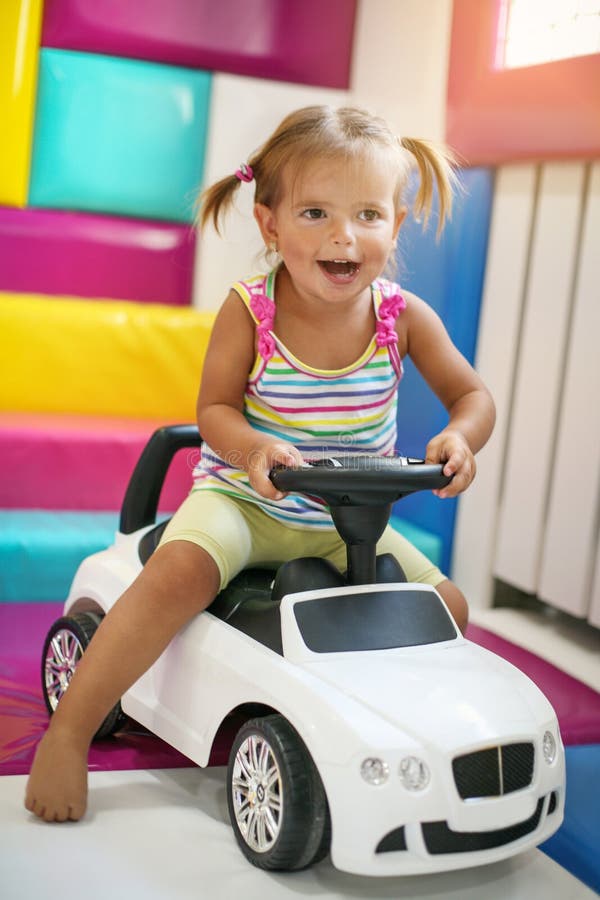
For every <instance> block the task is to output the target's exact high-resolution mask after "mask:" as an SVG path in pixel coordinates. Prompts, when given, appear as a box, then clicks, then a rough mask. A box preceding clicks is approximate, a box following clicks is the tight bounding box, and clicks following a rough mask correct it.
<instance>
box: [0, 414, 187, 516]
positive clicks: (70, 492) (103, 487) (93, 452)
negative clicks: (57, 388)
mask: <svg viewBox="0 0 600 900" xmlns="http://www.w3.org/2000/svg"><path fill="white" fill-rule="evenodd" d="M164 424H165V423H164V422H159V421H152V420H149V421H146V420H136V419H109V418H105V417H94V416H72V415H71V416H69V415H64V414H63V415H61V414H57V413H55V414H42V413H2V412H0V459H1V460H2V467H3V471H4V472H5V473H6V477H3V478H2V479H1V480H0V509H50V510H54V509H62V510H80V511H82V510H115V509H119V508H120V506H121V503H122V501H123V497H124V496H125V490H126V488H127V484H128V482H129V478H130V476H131V473H132V471H133V469H134V466H135V464H136V463H137V461H138V459H139V457H140V454H141V452H142V450H143V448H144V446H145V444H146V441H147V440H148V438H149V437H150V435H151V434H152V432H153V431H154V430H155V428H158V427H159V426H162V425H164ZM197 457H198V451H197V450H196V451H194V450H181V451H179V452H178V453H177V454H176V455H175V457H174V459H173V462H172V464H171V467H170V469H169V472H168V474H167V478H166V480H165V484H164V486H163V490H162V493H161V497H160V504H159V509H161V510H164V511H173V510H175V509H177V507H178V506H179V504H180V503H181V502H182V500H183V499H184V497H185V496H186V495H187V493H188V491H189V489H190V487H191V484H192V469H193V466H194V464H195V462H196V461H197Z"/></svg>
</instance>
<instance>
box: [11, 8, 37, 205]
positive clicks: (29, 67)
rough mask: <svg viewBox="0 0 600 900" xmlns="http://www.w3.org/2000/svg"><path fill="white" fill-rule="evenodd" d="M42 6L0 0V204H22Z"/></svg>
mask: <svg viewBox="0 0 600 900" xmlns="http://www.w3.org/2000/svg"><path fill="white" fill-rule="evenodd" d="M42 6H43V0H2V2H0V110H1V113H2V114H1V121H2V140H0V205H2V204H4V205H6V206H25V203H26V202H27V191H28V186H29V168H30V164H31V143H32V134H33V117H34V106H35V93H36V87H37V72H38V56H39V45H40V31H41V27H42Z"/></svg>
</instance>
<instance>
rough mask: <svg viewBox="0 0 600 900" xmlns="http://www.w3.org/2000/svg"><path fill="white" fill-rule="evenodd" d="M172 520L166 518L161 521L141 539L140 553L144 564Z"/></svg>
mask: <svg viewBox="0 0 600 900" xmlns="http://www.w3.org/2000/svg"><path fill="white" fill-rule="evenodd" d="M170 521H171V520H170V519H165V521H164V522H159V523H158V525H155V526H154V528H151V529H150V531H147V532H146V534H145V535H144V536H143V537H142V538H141V539H140V543H139V546H138V555H139V557H140V562H141V563H142V565H143V566H145V565H146V563H147V562H148V560H149V559H150V557H151V556H152V554H153V553H154V551H155V550H156V548H157V547H158V545H159V542H160V539H161V537H162V536H163V532H164V530H165V528H166V527H167V525H168V524H169V522H170Z"/></svg>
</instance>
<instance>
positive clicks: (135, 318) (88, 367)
mask: <svg viewBox="0 0 600 900" xmlns="http://www.w3.org/2000/svg"><path fill="white" fill-rule="evenodd" d="M213 321H214V313H209V312H199V311H197V310H194V309H190V308H188V307H176V308H174V307H173V306H162V305H158V304H156V305H155V304H149V303H129V302H122V301H109V300H79V299H70V298H57V297H43V296H36V295H30V294H7V293H0V409H2V410H22V411H35V412H64V413H82V414H87V415H116V416H132V417H137V418H159V419H163V420H165V421H174V420H175V421H176V420H179V421H182V422H189V421H194V420H195V409H196V397H197V393H198V385H199V383H200V374H201V371H202V363H203V360H204V355H205V352H206V347H207V345H208V339H209V335H210V331H211V328H212V324H213Z"/></svg>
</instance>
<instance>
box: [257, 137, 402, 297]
mask: <svg viewBox="0 0 600 900" xmlns="http://www.w3.org/2000/svg"><path fill="white" fill-rule="evenodd" d="M396 185H397V171H396V172H395V171H394V170H393V168H392V166H391V164H390V162H389V161H388V160H387V159H386V157H384V156H383V154H379V153H377V152H374V153H373V154H372V155H370V156H369V157H368V158H367V159H365V160H361V159H346V158H342V159H323V160H317V161H315V162H314V163H311V164H310V165H308V166H307V167H306V168H304V169H303V170H302V171H301V172H300V173H299V174H295V173H294V172H293V171H289V170H288V171H284V173H283V186H282V188H283V189H282V197H281V201H280V202H279V203H278V205H277V206H276V207H275V208H274V209H270V208H269V207H266V206H263V205H262V204H257V205H256V208H255V215H256V219H257V221H258V223H259V226H260V229H261V232H262V235H263V238H264V240H265V243H267V245H269V244H271V243H272V242H276V243H277V248H278V251H279V253H280V255H281V257H282V258H283V261H284V263H285V266H286V268H287V270H288V272H289V274H290V276H291V278H292V281H293V283H294V286H295V288H296V290H297V291H298V293H299V294H300V295H302V296H305V297H311V298H315V299H319V300H321V301H324V302H336V301H343V300H349V299H352V298H355V297H357V296H358V295H359V294H361V293H362V292H363V291H366V290H368V288H369V286H370V284H371V282H372V281H373V280H374V279H375V278H377V277H378V276H379V275H381V273H382V272H383V270H384V268H385V266H386V263H387V261H388V258H389V256H390V253H391V251H392V249H393V247H394V244H395V240H396V236H397V234H398V229H399V228H400V225H401V223H402V220H403V218H404V211H402V212H398V211H397V210H396V205H395V197H394V194H395V190H396Z"/></svg>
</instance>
